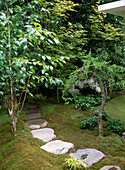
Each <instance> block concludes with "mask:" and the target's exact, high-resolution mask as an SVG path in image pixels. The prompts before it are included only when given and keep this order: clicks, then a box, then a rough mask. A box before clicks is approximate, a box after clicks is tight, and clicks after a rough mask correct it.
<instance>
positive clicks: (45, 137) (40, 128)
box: [26, 104, 119, 170]
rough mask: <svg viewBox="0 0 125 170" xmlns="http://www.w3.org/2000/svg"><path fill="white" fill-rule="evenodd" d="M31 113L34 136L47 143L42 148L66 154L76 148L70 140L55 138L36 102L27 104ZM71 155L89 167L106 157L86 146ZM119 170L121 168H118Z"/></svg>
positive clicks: (30, 124)
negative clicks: (42, 117)
mask: <svg viewBox="0 0 125 170" xmlns="http://www.w3.org/2000/svg"><path fill="white" fill-rule="evenodd" d="M26 107H27V109H28V111H29V114H27V118H28V119H29V120H28V121H26V125H27V126H29V128H30V129H31V133H32V135H33V137H34V138H38V139H40V140H42V141H44V142H45V143H46V144H45V145H43V146H41V147H40V148H41V149H43V150H45V151H47V152H50V153H54V154H64V153H67V152H68V151H69V150H70V149H72V148H74V145H73V144H72V143H69V142H65V141H61V140H53V139H54V138H56V135H55V134H54V130H53V129H52V128H46V126H47V124H48V122H47V121H46V120H44V119H41V116H42V114H41V110H40V109H39V108H38V106H37V105H35V104H27V105H26ZM69 155H70V156H71V157H74V158H79V160H78V161H80V162H81V160H83V161H85V162H86V163H87V164H85V163H83V164H84V166H86V167H89V166H91V165H92V164H94V163H97V162H99V161H100V160H101V159H102V158H104V157H106V156H105V155H104V154H103V153H102V152H100V151H98V150H96V149H91V148H86V149H79V150H77V152H76V153H70V154H69ZM112 167H113V168H117V169H118V168H119V167H115V166H111V167H110V166H109V167H108V168H109V169H110V168H112ZM105 168H107V167H103V168H102V169H100V170H103V169H104V170H105ZM118 170H119V169H118Z"/></svg>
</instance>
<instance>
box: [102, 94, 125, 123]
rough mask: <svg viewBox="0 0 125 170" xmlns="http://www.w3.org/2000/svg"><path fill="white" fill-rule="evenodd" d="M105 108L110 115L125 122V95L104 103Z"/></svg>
mask: <svg viewBox="0 0 125 170" xmlns="http://www.w3.org/2000/svg"><path fill="white" fill-rule="evenodd" d="M105 108H106V110H107V111H109V114H110V117H114V118H116V119H120V120H121V121H122V122H125V116H124V115H125V95H124V96H119V97H116V98H114V99H112V100H110V101H109V102H107V103H106V106H105Z"/></svg>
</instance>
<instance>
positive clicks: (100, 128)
mask: <svg viewBox="0 0 125 170" xmlns="http://www.w3.org/2000/svg"><path fill="white" fill-rule="evenodd" d="M105 102H106V93H105V89H104V92H102V103H101V106H100V108H99V116H98V125H99V136H102V137H104V132H103V119H102V115H103V111H104V107H105Z"/></svg>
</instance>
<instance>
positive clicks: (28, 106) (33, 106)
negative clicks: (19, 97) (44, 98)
mask: <svg viewBox="0 0 125 170" xmlns="http://www.w3.org/2000/svg"><path fill="white" fill-rule="evenodd" d="M25 106H26V107H27V108H29V109H34V108H37V105H35V104H26V105H25Z"/></svg>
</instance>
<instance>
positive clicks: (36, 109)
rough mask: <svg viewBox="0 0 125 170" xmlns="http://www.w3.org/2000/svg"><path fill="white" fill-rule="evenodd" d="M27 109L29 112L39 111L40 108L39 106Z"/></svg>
mask: <svg viewBox="0 0 125 170" xmlns="http://www.w3.org/2000/svg"><path fill="white" fill-rule="evenodd" d="M28 111H29V112H30V113H39V112H41V110H40V109H39V108H32V109H28Z"/></svg>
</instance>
